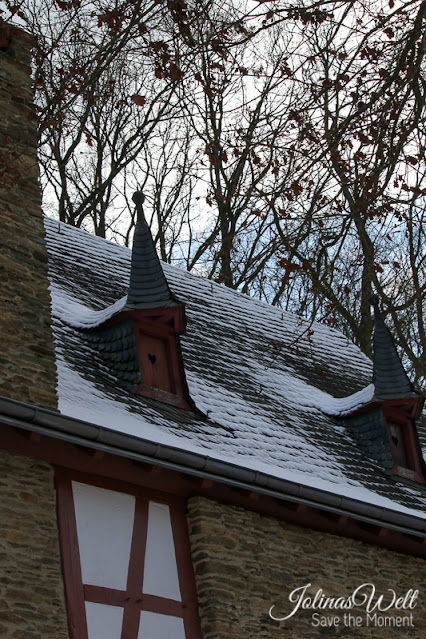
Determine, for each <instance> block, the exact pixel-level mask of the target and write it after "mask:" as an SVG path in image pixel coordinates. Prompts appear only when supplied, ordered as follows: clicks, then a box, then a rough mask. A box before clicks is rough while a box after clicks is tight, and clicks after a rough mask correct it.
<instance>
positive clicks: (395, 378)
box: [370, 295, 420, 400]
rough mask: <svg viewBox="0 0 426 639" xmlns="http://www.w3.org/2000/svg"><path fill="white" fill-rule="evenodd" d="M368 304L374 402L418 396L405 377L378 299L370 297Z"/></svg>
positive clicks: (373, 296)
mask: <svg viewBox="0 0 426 639" xmlns="http://www.w3.org/2000/svg"><path fill="white" fill-rule="evenodd" d="M370 303H371V305H372V307H373V309H374V333H373V384H374V397H375V399H376V400H387V399H390V400H392V399H405V398H409V397H419V396H420V394H419V393H417V392H416V391H415V390H414V387H413V385H412V383H411V382H410V380H409V379H408V377H407V374H406V372H405V370H404V367H403V365H402V362H401V359H400V357H399V355H398V352H397V350H396V346H395V342H394V341H393V338H392V335H391V333H390V331H389V329H388V327H387V326H386V324H385V322H384V319H383V316H382V313H381V311H380V307H379V298H378V297H377V295H372V296H371V298H370Z"/></svg>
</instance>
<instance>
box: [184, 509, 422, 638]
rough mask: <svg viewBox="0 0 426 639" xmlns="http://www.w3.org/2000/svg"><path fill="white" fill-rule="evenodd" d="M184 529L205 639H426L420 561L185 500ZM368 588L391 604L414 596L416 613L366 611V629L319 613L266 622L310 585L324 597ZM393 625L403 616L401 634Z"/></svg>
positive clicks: (361, 623) (359, 614)
mask: <svg viewBox="0 0 426 639" xmlns="http://www.w3.org/2000/svg"><path fill="white" fill-rule="evenodd" d="M188 525H189V531H190V540H191V548H192V554H193V561H194V569H195V578H196V584H197V590H198V599H199V612H200V617H201V624H202V630H203V637H204V639H314V638H315V639H321V638H323V637H336V638H337V637H342V638H346V637H347V638H348V639H358V638H359V639H364V638H367V637H368V638H369V639H372V637H374V639H382V638H383V639H385V638H386V639H392V638H395V639H397V638H398V639H401V638H402V637H407V638H410V639H424V637H426V600H425V598H426V565H425V562H424V560H422V559H417V558H414V557H409V556H405V555H402V554H399V553H396V552H392V551H389V550H386V549H382V548H379V547H375V546H370V545H367V544H364V543H363V542H361V541H356V540H352V539H346V538H343V537H338V536H335V535H331V534H328V533H323V532H316V531H313V530H309V529H306V528H302V527H298V526H294V525H291V524H287V523H285V522H283V521H278V520H276V519H274V518H272V517H265V516H262V515H259V514H257V513H254V512H250V511H247V510H244V509H242V508H238V507H234V506H226V505H223V504H219V503H217V502H214V501H211V500H207V499H205V498H201V497H193V498H191V499H190V500H189V504H188ZM368 582H369V583H373V584H374V585H375V587H376V595H380V594H382V593H383V594H384V595H385V601H387V602H389V596H390V593H389V592H388V589H389V588H393V589H394V590H395V591H396V592H397V593H398V595H399V594H401V595H406V593H407V592H408V591H409V590H410V589H414V590H415V589H418V590H419V595H418V599H417V600H416V601H414V600H412V603H413V605H414V607H413V608H412V609H408V610H406V611H405V610H401V611H399V612H398V611H396V610H395V609H393V610H392V611H389V612H380V613H379V614H378V615H377V616H376V617H374V616H373V615H374V612H372V613H371V616H370V618H369V619H368V620H367V618H366V613H365V612H364V611H363V609H361V608H360V609H359V610H357V609H354V610H351V611H345V610H337V611H333V610H331V611H329V610H327V611H321V610H319V611H318V610H317V612H319V613H320V614H319V615H318V616H317V617H312V615H313V613H314V612H315V610H312V609H305V610H302V609H299V610H298V611H297V612H296V613H295V614H294V615H293V616H292V617H291V618H290V619H289V620H287V621H281V622H278V621H274V620H272V619H271V617H270V616H269V610H270V608H271V606H273V605H274V606H275V607H274V609H273V610H272V614H273V615H274V616H275V617H284V616H286V615H287V614H289V613H290V612H291V611H292V610H293V608H294V606H295V603H291V602H290V601H289V595H290V593H291V591H293V590H294V589H295V588H299V587H303V586H305V585H306V584H311V587H309V588H308V589H307V591H306V593H307V594H309V595H311V596H313V595H315V593H316V592H317V591H318V590H319V589H320V588H321V589H322V590H323V593H324V595H325V596H328V597H338V596H344V597H348V596H349V595H351V594H352V592H353V591H354V590H355V589H356V588H357V587H358V586H361V585H362V584H363V583H368ZM368 592H369V591H368ZM376 598H377V597H376ZM345 612H346V614H347V615H348V612H350V613H351V615H352V616H351V618H349V617H348V616H347V617H346V624H347V625H345V619H344V613H345ZM375 612H377V610H376V611H375ZM411 613H412V618H410V617H409V615H410V614H411ZM391 616H394V617H400V620H399V622H398V623H400V625H399V627H398V626H394V627H391V626H390V625H389V624H390V623H393V622H392V620H391V619H390V617H391ZM336 617H337V618H338V620H339V621H335V618H336ZM359 617H360V618H361V621H359V619H357V618H359ZM323 618H326V619H328V620H331V622H332V623H333V626H332V627H330V626H322V625H320V624H321V623H324V624H325V623H330V621H328V622H326V621H324V620H323ZM333 620H334V621H333ZM367 621H368V625H367ZM334 624H337V625H334ZM355 624H359V625H355ZM382 624H383V625H382ZM384 624H386V625H384ZM408 624H410V625H408Z"/></svg>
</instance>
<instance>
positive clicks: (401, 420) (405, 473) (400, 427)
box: [383, 401, 424, 482]
mask: <svg viewBox="0 0 426 639" xmlns="http://www.w3.org/2000/svg"><path fill="white" fill-rule="evenodd" d="M414 403H415V402H414ZM413 412H415V408H414V405H413V401H406V402H389V403H387V404H385V405H383V414H384V417H385V423H386V430H387V434H388V438H389V444H390V449H391V453H392V459H393V472H394V473H395V474H396V475H400V476H401V477H405V478H407V479H413V480H415V481H420V482H424V478H423V474H422V468H421V464H420V458H419V453H418V451H417V446H416V437H415V433H414V426H413V419H414V417H413Z"/></svg>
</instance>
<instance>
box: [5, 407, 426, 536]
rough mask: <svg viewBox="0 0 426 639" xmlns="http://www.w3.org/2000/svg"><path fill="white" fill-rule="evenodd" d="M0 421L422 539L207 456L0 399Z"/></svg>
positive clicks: (315, 491)
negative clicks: (353, 518)
mask: <svg viewBox="0 0 426 639" xmlns="http://www.w3.org/2000/svg"><path fill="white" fill-rule="evenodd" d="M0 421H1V422H3V423H4V424H7V425H8V426H12V427H17V428H22V429H24V430H27V431H31V432H35V433H38V434H40V435H46V436H49V437H54V438H56V439H60V440H63V441H66V442H70V443H72V444H79V445H82V446H86V447H90V448H94V449H96V450H100V451H103V452H107V453H112V454H115V455H120V456H122V457H126V458H129V459H133V460H137V461H140V462H143V463H149V464H155V465H157V466H161V467H162V468H167V469H169V470H174V471H178V472H183V473H186V474H188V475H193V476H196V477H199V478H202V479H210V480H213V481H219V482H221V483H224V484H226V485H228V486H232V487H236V488H241V489H243V490H248V491H256V492H258V493H260V494H263V495H267V496H269V497H275V498H277V499H281V500H283V499H285V500H287V501H291V502H294V503H297V504H303V505H305V506H310V507H313V508H319V509H322V510H325V511H327V512H330V513H333V514H337V515H343V516H350V517H355V518H356V519H357V520H360V521H363V522H365V523H368V524H372V525H375V526H386V527H387V528H389V529H392V530H396V531H398V532H401V533H405V534H409V535H414V536H418V537H422V538H426V519H424V518H421V517H417V516H414V515H408V514H405V513H401V512H398V511H394V510H391V509H390V508H384V507H381V506H376V505H373V504H367V503H365V502H363V501H360V500H357V499H353V498H350V497H344V496H341V495H335V494H334V493H331V492H328V491H325V490H322V489H319V488H314V487H310V486H305V485H303V484H300V483H297V482H292V481H289V480H286V479H280V478H277V477H274V476H273V475H268V474H266V473H262V472H257V471H253V470H249V469H247V468H244V467H243V466H238V465H237V464H233V463H231V462H225V461H220V460H218V459H214V458H212V457H210V456H208V455H203V454H201V453H195V452H191V451H186V450H182V449H179V448H176V447H173V446H169V445H165V444H155V443H153V442H151V441H149V440H146V439H142V438H139V437H135V436H134V435H127V434H126V433H120V432H117V431H114V430H111V429H109V428H105V427H104V426H97V425H95V424H91V423H89V422H85V421H81V420H78V419H75V418H73V417H67V416H65V415H61V414H60V413H56V412H54V411H50V410H47V409H43V408H38V407H36V406H33V405H31V404H25V403H23V402H17V401H16V400H12V399H9V398H5V397H0Z"/></svg>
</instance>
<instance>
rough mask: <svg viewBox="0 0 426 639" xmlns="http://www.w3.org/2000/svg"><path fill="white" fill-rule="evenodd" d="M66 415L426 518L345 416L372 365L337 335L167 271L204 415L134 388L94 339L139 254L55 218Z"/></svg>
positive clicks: (53, 254) (55, 296)
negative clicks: (180, 308)
mask: <svg viewBox="0 0 426 639" xmlns="http://www.w3.org/2000/svg"><path fill="white" fill-rule="evenodd" d="M45 227H46V237H47V247H48V252H49V278H50V291H51V296H52V318H53V330H54V336H55V344H56V360H57V371H58V398H59V410H60V412H61V413H63V414H65V415H69V416H72V417H76V418H79V419H82V420H85V421H88V422H91V423H93V424H97V425H100V426H104V427H107V428H110V429H113V430H116V431H120V432H125V433H128V434H131V435H135V436H138V437H141V438H144V439H148V440H150V441H152V442H155V443H160V444H169V445H172V446H175V447H177V448H180V449H183V450H188V451H193V452H199V453H202V454H205V455H209V456H210V457H211V458H214V459H217V460H219V461H223V462H229V463H234V464H238V465H240V466H243V467H245V468H248V469H251V470H255V471H259V472H266V473H268V474H270V475H273V476H275V477H277V478H282V479H288V480H292V481H297V482H299V483H301V484H303V485H306V486H314V487H318V488H322V489H324V490H328V491H330V492H332V493H335V494H338V495H341V496H346V497H353V498H357V499H360V500H362V501H364V502H366V503H369V504H374V505H377V506H384V507H387V508H391V509H394V510H397V511H400V512H405V513H411V514H416V515H417V516H423V515H424V513H425V510H426V491H425V489H424V488H423V487H422V486H421V485H420V484H415V483H414V482H408V481H407V480H404V479H401V478H398V477H395V476H389V475H386V473H385V472H383V470H382V469H380V468H379V467H378V466H377V464H376V463H375V462H374V460H372V459H369V458H367V457H366V456H365V453H363V452H362V451H361V450H360V448H359V447H358V445H357V443H356V441H355V440H354V438H353V437H352V435H351V433H350V431H349V430H348V429H347V428H346V427H345V424H344V421H343V420H342V419H341V418H342V417H343V416H344V415H347V414H349V413H351V412H352V411H354V410H355V409H356V408H359V407H361V406H363V405H365V404H368V402H369V401H371V399H372V397H373V394H374V387H373V386H372V384H371V378H372V364H371V362H370V360H369V359H368V358H367V357H366V356H365V355H363V354H362V353H361V352H360V350H359V349H358V348H357V347H356V346H354V345H353V344H352V343H350V342H349V341H348V339H347V338H346V337H345V336H344V335H342V334H341V333H339V332H338V331H336V330H333V329H332V328H330V327H327V326H323V325H320V324H314V325H312V326H311V325H310V324H308V323H307V322H306V321H304V320H302V319H301V318H299V317H297V316H295V315H293V314H291V313H289V312H286V311H283V310H281V309H279V308H276V307H271V306H269V305H267V304H265V303H263V302H260V301H258V300H255V299H252V298H250V297H248V296H246V295H242V294H240V293H238V292H236V291H233V290H230V289H227V288H225V287H224V286H222V285H219V284H216V283H214V282H211V281H208V280H205V279H202V278H199V277H196V276H194V275H192V274H190V273H187V272H185V271H182V270H180V269H178V268H175V267H172V266H170V265H167V264H164V265H163V268H164V272H165V275H166V278H167V281H168V284H169V286H170V289H171V291H172V293H173V294H174V295H176V297H177V298H178V299H179V301H181V302H182V303H184V304H185V310H186V317H187V329H186V332H185V334H184V335H182V338H181V345H182V354H183V360H184V366H185V371H186V377H187V382H188V387H189V392H190V395H191V397H192V399H193V401H194V402H195V405H196V406H197V408H198V409H199V410H200V411H201V413H203V414H195V413H191V412H190V411H187V410H184V409H180V408H175V407H173V406H169V405H166V404H162V403H161V402H158V401H156V400H152V399H147V398H144V397H142V396H140V395H135V394H134V393H131V392H130V391H129V390H128V389H126V388H123V387H122V386H120V384H119V383H118V382H117V379H116V378H115V377H114V373H113V371H110V370H107V369H106V368H105V366H103V365H102V362H101V361H100V360H99V359H98V358H97V353H96V352H95V351H94V346H93V342H92V341H90V340H88V339H87V335H86V331H85V330H84V329H90V328H92V327H94V326H98V325H99V324H100V323H102V322H104V321H106V320H107V319H108V318H110V317H111V316H112V315H114V314H116V313H117V312H119V311H120V310H121V309H122V308H123V306H124V304H125V299H126V298H125V294H126V292H127V287H128V283H129V272H130V258H131V252H130V250H129V249H127V248H125V247H121V246H118V245H115V244H112V243H110V242H107V241H105V240H102V239H100V238H98V237H96V236H92V235H89V234H87V233H85V232H84V231H81V230H78V229H75V228H72V227H68V226H66V225H64V224H62V223H59V222H57V221H53V220H49V219H46V221H45Z"/></svg>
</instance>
